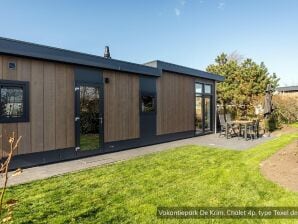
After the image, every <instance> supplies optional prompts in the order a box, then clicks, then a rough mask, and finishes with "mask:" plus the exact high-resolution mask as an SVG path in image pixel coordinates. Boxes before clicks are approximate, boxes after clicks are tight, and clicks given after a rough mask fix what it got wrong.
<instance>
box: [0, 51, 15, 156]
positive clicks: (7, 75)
mask: <svg viewBox="0 0 298 224" xmlns="http://www.w3.org/2000/svg"><path fill="white" fill-rule="evenodd" d="M8 62H17V58H15V57H4V58H3V68H2V78H3V79H6V80H8V79H9V80H17V71H16V69H14V70H12V69H9V68H8ZM2 132H3V133H2V135H3V136H2V137H3V140H2V147H3V156H6V155H7V152H8V150H9V148H10V145H9V142H8V139H9V137H11V136H12V133H14V134H15V138H17V137H18V125H17V124H14V123H10V124H2ZM17 150H18V149H17ZM17 150H16V151H15V154H17V153H18V151H17Z"/></svg>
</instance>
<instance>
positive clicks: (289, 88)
mask: <svg viewBox="0 0 298 224" xmlns="http://www.w3.org/2000/svg"><path fill="white" fill-rule="evenodd" d="M276 90H277V91H278V92H296V91H298V86H285V87H278V88H276Z"/></svg>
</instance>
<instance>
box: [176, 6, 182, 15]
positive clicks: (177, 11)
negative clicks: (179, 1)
mask: <svg viewBox="0 0 298 224" xmlns="http://www.w3.org/2000/svg"><path fill="white" fill-rule="evenodd" d="M175 14H176V16H180V14H181V12H180V9H178V8H175Z"/></svg>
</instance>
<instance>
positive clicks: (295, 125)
mask: <svg viewBox="0 0 298 224" xmlns="http://www.w3.org/2000/svg"><path fill="white" fill-rule="evenodd" d="M290 126H292V127H294V128H298V122H296V123H293V124H291V125H290Z"/></svg>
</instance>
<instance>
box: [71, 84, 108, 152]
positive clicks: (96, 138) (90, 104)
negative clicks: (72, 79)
mask: <svg viewBox="0 0 298 224" xmlns="http://www.w3.org/2000/svg"><path fill="white" fill-rule="evenodd" d="M101 89H102V88H100V86H99V85H98V86H96V85H94V86H93V85H90V84H86V85H84V84H78V85H77V87H76V91H77V93H76V102H77V106H76V107H77V108H76V127H77V128H76V130H77V131H76V132H77V134H76V136H77V137H76V139H77V147H76V149H77V150H80V151H88V150H98V149H101V148H102V145H103V111H102V110H103V105H102V102H103V101H102V100H101V97H100V96H101V95H102V93H101Z"/></svg>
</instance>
